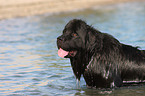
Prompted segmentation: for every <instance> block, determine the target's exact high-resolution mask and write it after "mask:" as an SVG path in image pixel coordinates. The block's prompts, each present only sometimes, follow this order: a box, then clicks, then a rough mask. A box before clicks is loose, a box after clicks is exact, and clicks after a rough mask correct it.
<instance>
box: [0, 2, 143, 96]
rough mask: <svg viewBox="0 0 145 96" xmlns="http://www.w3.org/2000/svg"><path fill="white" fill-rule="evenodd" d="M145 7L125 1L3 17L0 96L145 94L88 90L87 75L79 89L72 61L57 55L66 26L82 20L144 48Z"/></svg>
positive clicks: (137, 89) (133, 89) (129, 90)
mask: <svg viewBox="0 0 145 96" xmlns="http://www.w3.org/2000/svg"><path fill="white" fill-rule="evenodd" d="M130 5H131V6H130ZM144 5H145V3H142V4H141V3H127V4H119V5H111V6H104V7H100V8H93V9H88V10H82V11H80V12H74V13H64V14H60V15H53V16H47V14H46V15H41V16H33V17H24V18H15V19H9V20H2V21H0V95H10V96H11V95H20V96H21V95H29V96H31V95H35V96H40V95H46V96H52V95H66V96H67V95H69V96H71V95H72V96H74V95H87V96H89V95H97V96H99V95H109V96H114V95H115V96H116V95H129V94H131V95H134V94H135V95H145V91H144V90H145V87H144V86H141V87H131V88H120V89H115V90H111V91H100V90H96V89H87V88H86V86H85V85H86V84H85V81H84V79H83V78H82V79H81V88H80V89H77V88H76V80H75V78H74V75H73V72H72V69H71V66H70V62H69V60H68V59H62V58H59V57H58V56H57V47H56V38H57V36H59V35H60V34H61V31H62V30H63V28H64V25H65V24H66V23H67V22H68V21H69V20H70V19H72V18H81V19H84V20H86V21H87V22H88V24H90V25H93V26H94V27H95V28H97V29H99V30H102V31H103V32H108V33H109V34H112V35H113V36H115V37H116V38H117V39H119V40H120V41H121V42H124V43H126V44H131V45H134V46H140V47H141V48H142V49H145V44H144V43H145V38H144V36H145V32H144V30H145V28H144V26H145V18H144V16H145V13H144V10H145V7H144Z"/></svg>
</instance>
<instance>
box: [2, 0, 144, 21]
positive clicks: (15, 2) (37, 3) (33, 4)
mask: <svg viewBox="0 0 145 96" xmlns="http://www.w3.org/2000/svg"><path fill="white" fill-rule="evenodd" d="M128 1H129V2H132V1H144V0H0V19H6V18H12V17H20V16H30V15H39V14H44V13H50V14H52V13H59V12H69V11H74V10H80V9H85V8H91V7H94V6H100V5H105V4H114V3H120V2H128Z"/></svg>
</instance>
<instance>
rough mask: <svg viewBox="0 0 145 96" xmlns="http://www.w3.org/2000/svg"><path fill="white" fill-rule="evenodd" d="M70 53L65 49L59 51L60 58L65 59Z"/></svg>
mask: <svg viewBox="0 0 145 96" xmlns="http://www.w3.org/2000/svg"><path fill="white" fill-rule="evenodd" d="M68 53H69V52H67V51H64V50H63V49H61V48H60V49H59V50H58V56H59V57H62V58H64V57H65V56H66V55H68Z"/></svg>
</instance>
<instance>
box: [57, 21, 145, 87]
mask: <svg viewBox="0 0 145 96" xmlns="http://www.w3.org/2000/svg"><path fill="white" fill-rule="evenodd" d="M74 34H77V36H74ZM57 45H58V48H62V49H64V50H66V51H72V50H74V51H77V54H76V55H75V56H74V57H71V56H66V58H70V61H71V66H72V69H73V72H74V74H75V76H76V78H77V79H79V80H80V77H81V75H83V77H84V79H85V81H86V84H87V86H88V87H90V88H93V87H95V88H110V87H113V86H117V87H120V86H122V84H123V81H127V80H139V81H140V82H142V81H143V80H145V50H139V49H138V48H137V47H132V46H130V45H125V44H122V43H120V42H119V41H118V40H117V39H115V38H114V37H113V36H111V35H109V34H107V33H102V32H100V31H98V30H96V29H94V28H93V27H91V26H89V25H87V24H86V23H85V22H84V21H82V20H77V19H74V20H71V21H70V22H69V23H68V24H67V25H66V26H65V28H64V30H63V34H62V35H61V36H59V37H58V38H57ZM113 82H114V83H113Z"/></svg>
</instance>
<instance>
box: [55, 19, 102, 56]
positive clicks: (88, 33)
mask: <svg viewBox="0 0 145 96" xmlns="http://www.w3.org/2000/svg"><path fill="white" fill-rule="evenodd" d="M90 29H93V28H90V26H88V25H87V24H86V23H85V22H84V21H82V20H78V19H74V20H71V21H69V22H68V24H67V25H66V26H65V28H64V30H63V34H62V35H61V36H59V37H58V38H57V46H58V49H59V50H58V55H59V56H60V57H65V58H71V57H75V56H76V55H77V53H78V52H81V51H91V50H92V49H94V48H93V47H95V45H96V43H95V42H96V35H97V33H96V32H92V30H90ZM98 39H99V38H98ZM99 43H100V42H99Z"/></svg>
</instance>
